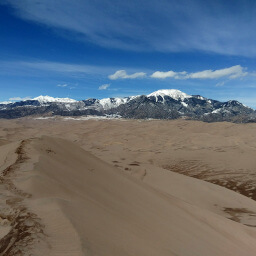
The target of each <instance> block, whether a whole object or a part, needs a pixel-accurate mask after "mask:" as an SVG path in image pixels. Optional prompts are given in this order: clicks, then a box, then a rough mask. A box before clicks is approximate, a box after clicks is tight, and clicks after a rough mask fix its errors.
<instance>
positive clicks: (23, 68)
mask: <svg viewBox="0 0 256 256" xmlns="http://www.w3.org/2000/svg"><path fill="white" fill-rule="evenodd" d="M114 70H116V67H107V66H94V65H83V64H75V63H62V62H51V61H37V60H36V61H0V73H1V74H9V75H12V76H17V75H19V76H22V75H25V76H26V77H27V76H42V73H43V74H45V75H47V76H49V75H54V74H58V75H62V76H63V77H64V76H68V77H84V76H88V75H97V76H98V77H99V76H107V75H108V74H109V73H111V72H113V71H114ZM64 84H65V83H63V84H59V87H65V86H63V85H64ZM57 86H58V85H57Z"/></svg>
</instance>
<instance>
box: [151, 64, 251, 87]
mask: <svg viewBox="0 0 256 256" xmlns="http://www.w3.org/2000/svg"><path fill="white" fill-rule="evenodd" d="M245 70H246V68H244V67H241V66H240V65H236V66H232V67H229V68H223V69H217V70H211V69H209V70H203V71H199V72H195V73H187V72H186V71H183V72H175V71H172V70H170V71H167V72H163V71H156V72H154V73H153V74H152V75H151V77H152V78H158V79H165V78H175V79H219V78H224V77H225V78H229V79H235V78H239V77H243V76H247V75H248V74H249V73H248V72H246V71H245ZM219 85H220V84H219ZM222 85H223V84H222Z"/></svg>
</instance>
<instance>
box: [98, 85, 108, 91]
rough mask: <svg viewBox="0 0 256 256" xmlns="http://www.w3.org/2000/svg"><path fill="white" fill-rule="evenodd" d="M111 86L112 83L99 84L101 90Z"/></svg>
mask: <svg viewBox="0 0 256 256" xmlns="http://www.w3.org/2000/svg"><path fill="white" fill-rule="evenodd" d="M109 86H110V84H103V85H101V86H99V90H107V89H108V87H109Z"/></svg>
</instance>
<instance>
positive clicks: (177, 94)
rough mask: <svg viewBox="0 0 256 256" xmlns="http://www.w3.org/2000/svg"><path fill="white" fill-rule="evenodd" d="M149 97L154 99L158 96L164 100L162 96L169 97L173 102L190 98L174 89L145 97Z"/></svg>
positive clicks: (156, 92)
mask: <svg viewBox="0 0 256 256" xmlns="http://www.w3.org/2000/svg"><path fill="white" fill-rule="evenodd" d="M151 96H154V97H156V98H157V97H158V96H161V97H162V98H164V96H169V97H171V98H173V99H175V100H184V99H186V98H191V97H192V96H190V95H188V94H186V93H184V92H182V91H179V90H175V89H166V90H158V91H155V92H152V93H150V94H149V95H147V97H151Z"/></svg>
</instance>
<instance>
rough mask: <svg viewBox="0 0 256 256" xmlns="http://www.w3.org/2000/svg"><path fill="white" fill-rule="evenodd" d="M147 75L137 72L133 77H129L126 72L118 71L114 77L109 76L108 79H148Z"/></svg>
mask: <svg viewBox="0 0 256 256" xmlns="http://www.w3.org/2000/svg"><path fill="white" fill-rule="evenodd" d="M146 75H147V74H146V73H144V72H137V73H133V74H131V75H128V74H127V73H126V71H125V70H118V71H116V72H115V73H114V74H113V75H109V76H108V78H109V79H111V80H116V79H136V78H144V77H146Z"/></svg>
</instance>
